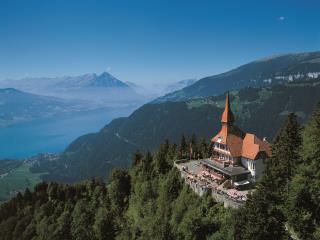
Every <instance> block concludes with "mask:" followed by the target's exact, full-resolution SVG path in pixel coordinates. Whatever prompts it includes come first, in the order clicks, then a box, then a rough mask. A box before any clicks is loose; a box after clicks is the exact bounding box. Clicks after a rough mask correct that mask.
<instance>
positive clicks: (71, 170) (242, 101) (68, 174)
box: [32, 80, 320, 183]
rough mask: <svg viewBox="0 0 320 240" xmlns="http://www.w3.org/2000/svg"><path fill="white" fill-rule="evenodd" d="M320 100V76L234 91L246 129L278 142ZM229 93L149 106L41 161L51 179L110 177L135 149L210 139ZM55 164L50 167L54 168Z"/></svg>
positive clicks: (240, 121)
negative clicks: (290, 120)
mask: <svg viewBox="0 0 320 240" xmlns="http://www.w3.org/2000/svg"><path fill="white" fill-rule="evenodd" d="M319 99H320V85H319V80H312V81H311V80H310V81H307V80H305V81H304V82H303V83H299V82H297V83H296V82H293V83H290V84H285V85H274V86H271V87H265V88H259V89H256V88H245V89H242V90H240V91H233V92H231V102H232V109H233V111H234V113H235V115H236V122H237V125H239V126H240V127H241V128H243V129H244V130H246V131H248V132H253V133H255V134H257V135H258V136H259V137H267V138H268V139H269V141H272V140H273V138H274V136H275V134H276V133H277V131H278V129H279V128H280V126H281V124H282V123H283V121H284V119H285V118H286V116H287V115H288V113H289V112H296V114H297V115H298V121H299V122H301V123H304V122H305V121H306V120H307V119H308V118H309V116H310V114H311V112H312V109H313V108H314V106H315V104H316V102H317V101H319ZM224 101H225V95H224V94H222V95H220V96H216V97H208V98H199V99H194V100H190V101H186V102H166V103H161V104H146V105H144V106H143V107H141V108H139V109H138V110H137V111H135V112H134V113H133V114H132V115H130V116H129V117H128V118H120V119H116V120H114V121H112V122H111V123H110V124H109V125H107V126H106V127H105V128H103V129H102V130H101V131H100V132H99V133H95V134H89V135H85V136H82V137H80V138H78V139H77V140H75V141H74V142H73V143H71V144H70V146H69V147H68V148H67V149H66V150H65V152H64V153H63V154H62V155H61V157H60V158H59V159H58V160H57V161H50V162H46V161H41V162H38V163H36V164H35V165H34V166H33V168H32V170H33V171H34V172H49V174H48V175H44V179H46V180H54V181H60V182H67V183H72V182H76V181H79V180H85V179H88V178H90V177H93V176H100V177H106V176H108V174H109V173H110V171H111V169H113V168H114V167H117V166H118V167H119V166H121V167H127V166H128V165H129V163H130V159H131V156H132V154H133V152H134V151H136V150H137V149H139V150H140V151H142V152H145V151H147V150H150V151H154V150H155V149H156V148H157V147H158V146H159V144H161V143H162V142H163V141H164V140H165V139H170V141H172V142H174V143H178V142H179V140H180V138H181V135H182V134H185V135H188V136H191V135H192V134H196V135H197V136H199V137H204V138H205V139H206V140H209V139H210V138H211V137H212V136H213V135H214V134H215V133H216V132H217V131H218V130H219V128H220V116H221V113H222V110H223V107H224ZM48 165H49V166H48Z"/></svg>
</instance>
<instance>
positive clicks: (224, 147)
mask: <svg viewBox="0 0 320 240" xmlns="http://www.w3.org/2000/svg"><path fill="white" fill-rule="evenodd" d="M214 146H215V147H216V148H219V149H222V150H226V151H229V148H228V146H227V145H224V144H221V143H217V142H215V143H214Z"/></svg>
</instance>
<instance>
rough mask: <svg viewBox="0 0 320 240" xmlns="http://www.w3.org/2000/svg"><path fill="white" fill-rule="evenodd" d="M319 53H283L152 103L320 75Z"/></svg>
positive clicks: (218, 75)
mask: <svg viewBox="0 0 320 240" xmlns="http://www.w3.org/2000/svg"><path fill="white" fill-rule="evenodd" d="M319 58H320V51H316V52H307V53H294V54H283V55H279V56H273V57H266V58H261V59H258V60H255V61H252V62H249V63H247V64H244V65H241V66H239V67H237V68H234V69H231V70H230V71H227V72H224V73H220V74H217V75H213V76H208V77H205V78H202V79H200V80H198V81H197V82H196V83H194V84H192V85H190V86H187V87H185V88H183V89H181V90H178V91H175V92H173V93H169V94H167V95H165V96H163V97H160V98H158V99H156V100H155V101H154V102H155V103H156V102H165V101H184V100H188V99H192V98H197V97H207V96H213V95H218V94H221V93H223V92H225V91H227V90H237V89H241V88H243V87H260V86H268V85H272V84H281V83H285V82H290V81H293V80H299V79H301V80H303V79H306V77H309V78H313V77H314V78H317V77H318V76H319V75H320V61H318V60H319Z"/></svg>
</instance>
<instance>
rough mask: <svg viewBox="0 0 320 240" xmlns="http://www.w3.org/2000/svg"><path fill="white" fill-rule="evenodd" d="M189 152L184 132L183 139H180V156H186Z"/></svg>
mask: <svg viewBox="0 0 320 240" xmlns="http://www.w3.org/2000/svg"><path fill="white" fill-rule="evenodd" d="M187 152H188V144H187V140H186V137H185V135H184V134H182V136H181V141H180V157H181V158H185V157H186V156H187Z"/></svg>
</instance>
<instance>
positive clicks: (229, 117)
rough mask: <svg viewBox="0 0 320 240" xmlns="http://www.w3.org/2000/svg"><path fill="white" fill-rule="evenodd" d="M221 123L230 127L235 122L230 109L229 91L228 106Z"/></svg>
mask: <svg viewBox="0 0 320 240" xmlns="http://www.w3.org/2000/svg"><path fill="white" fill-rule="evenodd" d="M221 122H222V123H227V124H228V125H232V123H233V122H234V116H233V113H232V111H231V108H230V99H229V91H228V92H227V96H226V105H225V108H224V112H223V114H222V118H221Z"/></svg>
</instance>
